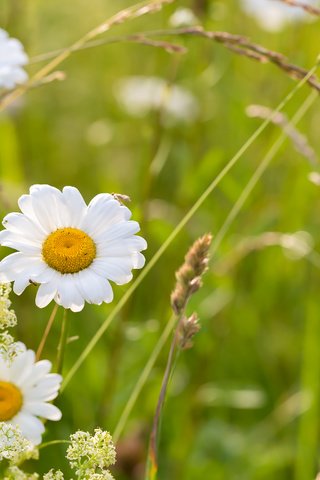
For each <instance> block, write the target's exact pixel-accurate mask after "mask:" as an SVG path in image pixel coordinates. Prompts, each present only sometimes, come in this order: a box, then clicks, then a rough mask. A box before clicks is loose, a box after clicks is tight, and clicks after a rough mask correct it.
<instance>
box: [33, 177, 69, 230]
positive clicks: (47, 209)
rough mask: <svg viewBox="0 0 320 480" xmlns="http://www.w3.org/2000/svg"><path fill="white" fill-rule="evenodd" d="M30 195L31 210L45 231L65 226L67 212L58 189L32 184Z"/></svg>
mask: <svg viewBox="0 0 320 480" xmlns="http://www.w3.org/2000/svg"><path fill="white" fill-rule="evenodd" d="M30 195H31V197H32V206H33V211H34V212H35V215H36V216H37V219H38V221H39V223H40V224H41V225H44V227H45V230H46V231H50V232H53V231H55V230H57V229H58V228H61V227H64V226H66V225H65V221H66V218H65V215H66V214H67V212H66V206H65V204H64V202H63V197H62V193H61V192H60V190H58V189H57V188H54V187H51V186H50V185H33V186H32V187H31V188H30Z"/></svg>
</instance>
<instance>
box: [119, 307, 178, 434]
mask: <svg viewBox="0 0 320 480" xmlns="http://www.w3.org/2000/svg"><path fill="white" fill-rule="evenodd" d="M175 324H176V316H175V315H172V316H171V317H170V320H169V321H168V323H167V325H166V327H165V329H164V330H163V332H162V334H161V336H160V338H159V340H158V342H157V343H156V345H155V346H154V348H153V350H152V352H151V355H150V357H149V359H148V361H147V363H146V365H145V367H144V369H143V370H142V373H141V375H140V377H139V378H138V380H137V382H136V383H135V385H134V389H133V390H132V392H131V394H130V397H129V399H128V401H127V403H126V405H125V407H124V409H123V412H122V414H121V416H120V418H119V421H118V423H117V425H116V428H115V430H114V433H113V435H112V438H113V440H114V442H115V443H116V442H117V441H118V440H119V437H120V435H121V433H122V431H123V429H124V426H125V424H126V423H127V420H128V418H129V415H130V413H131V411H132V409H133V407H134V405H135V403H136V401H137V398H138V396H139V394H140V392H141V390H142V388H143V386H144V385H145V383H146V381H147V379H148V378H149V375H150V373H151V370H152V368H153V366H154V364H155V362H156V360H157V358H158V356H159V354H160V352H161V350H162V348H163V346H164V345H165V343H166V342H167V340H168V338H169V336H170V334H171V332H172V330H173V328H174V326H175Z"/></svg>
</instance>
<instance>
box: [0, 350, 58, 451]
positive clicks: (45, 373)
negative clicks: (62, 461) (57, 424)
mask: <svg viewBox="0 0 320 480" xmlns="http://www.w3.org/2000/svg"><path fill="white" fill-rule="evenodd" d="M22 347H23V348H22V351H21V352H20V353H19V354H18V355H17V356H16V357H15V358H14V360H13V361H12V362H8V361H7V360H5V359H4V358H3V357H1V356H0V422H6V423H10V424H12V425H17V426H18V427H19V428H20V430H21V433H22V435H23V436H24V437H26V438H27V439H28V440H30V441H31V442H32V443H33V444H34V445H38V444H39V443H40V442H41V435H42V433H43V432H44V425H43V423H42V422H41V420H39V418H37V417H41V418H46V419H48V420H55V421H57V420H60V418H61V412H60V410H59V409H58V408H57V407H55V406H54V405H52V404H50V403H47V402H49V401H50V400H53V399H54V398H56V396H57V395H58V390H59V387H60V383H61V380H62V377H61V375H58V374H56V373H49V371H50V369H51V362H49V360H41V361H39V362H36V361H35V353H34V352H33V351H32V350H26V347H25V345H23V344H22Z"/></svg>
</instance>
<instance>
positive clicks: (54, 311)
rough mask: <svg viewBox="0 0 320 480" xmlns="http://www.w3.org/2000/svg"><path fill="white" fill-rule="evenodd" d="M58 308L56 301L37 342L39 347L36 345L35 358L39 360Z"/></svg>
mask: <svg viewBox="0 0 320 480" xmlns="http://www.w3.org/2000/svg"><path fill="white" fill-rule="evenodd" d="M58 308H59V305H58V304H57V303H56V304H55V305H54V307H53V310H52V312H51V315H50V317H49V320H48V323H47V326H46V328H45V331H44V333H43V335H42V338H41V341H40V343H39V347H38V350H37V353H36V359H37V360H40V357H41V354H42V350H43V348H44V346H45V344H46V341H47V338H48V335H49V333H50V330H51V327H52V325H53V322H54V319H55V318H56V314H57V311H58Z"/></svg>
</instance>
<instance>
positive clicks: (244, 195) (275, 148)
mask: <svg viewBox="0 0 320 480" xmlns="http://www.w3.org/2000/svg"><path fill="white" fill-rule="evenodd" d="M318 97H319V94H318V93H317V92H315V91H312V92H311V93H310V94H309V95H308V97H307V98H306V100H305V101H304V102H303V104H302V105H301V107H300V108H299V109H298V111H297V112H296V113H295V115H294V116H293V117H292V119H291V122H290V124H292V125H296V124H297V123H298V122H299V121H300V120H301V119H302V118H303V117H304V115H305V114H306V112H307V111H308V110H309V108H310V107H311V106H312V105H313V103H314V102H315V100H316V99H317V98H318ZM286 139H287V134H286V133H282V135H280V136H279V138H278V139H277V140H276V142H275V143H274V144H273V145H272V147H271V148H270V149H269V150H268V152H267V153H266V155H265V156H264V158H263V159H262V161H261V163H260V164H259V165H258V167H257V169H256V170H255V172H254V173H253V175H252V177H251V178H250V180H249V182H248V183H247V185H246V186H245V187H244V189H243V190H242V192H241V195H240V196H239V198H238V200H237V201H236V203H235V204H234V206H233V207H232V209H231V210H230V213H229V215H228V216H227V218H226V219H225V221H224V223H223V225H222V226H221V228H220V229H219V231H218V233H217V234H216V235H215V237H214V239H213V243H212V248H211V255H213V254H214V253H216V251H217V250H218V248H219V246H220V245H221V242H222V240H223V239H224V237H225V235H226V233H227V231H228V230H229V228H230V226H231V224H232V222H233V221H234V220H235V218H236V217H237V215H238V213H239V212H240V210H241V209H242V207H243V205H244V204H245V202H246V200H247V199H248V197H249V195H250V194H251V192H252V190H253V189H254V187H255V186H256V184H257V183H258V181H259V180H260V178H261V177H262V175H263V173H264V172H265V171H266V169H267V168H268V166H269V165H270V162H271V160H272V159H273V158H274V157H275V156H276V154H277V153H278V152H279V150H280V148H281V147H282V145H283V144H284V142H285V140H286Z"/></svg>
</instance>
